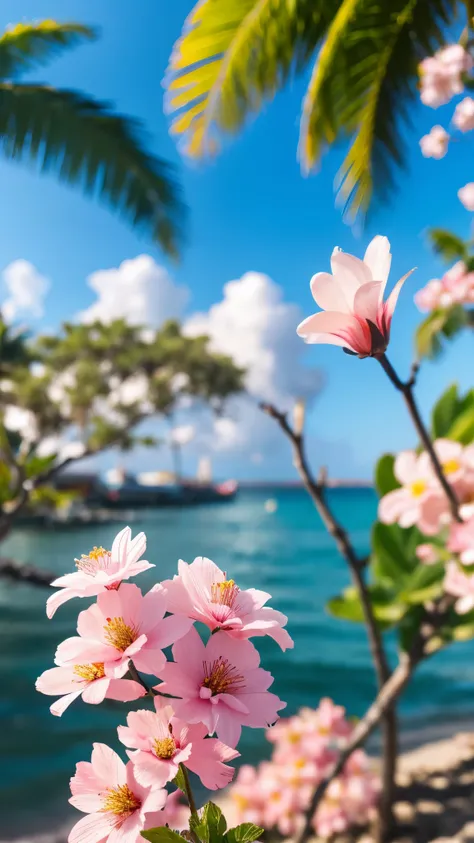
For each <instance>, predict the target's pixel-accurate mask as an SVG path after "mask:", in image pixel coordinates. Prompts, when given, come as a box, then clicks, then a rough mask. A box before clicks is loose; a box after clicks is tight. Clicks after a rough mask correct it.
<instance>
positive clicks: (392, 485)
mask: <svg viewBox="0 0 474 843" xmlns="http://www.w3.org/2000/svg"><path fill="white" fill-rule="evenodd" d="M394 464H395V457H394V455H393V454H384V455H383V456H382V457H380V459H379V461H378V462H377V465H376V466H375V488H376V489H377V492H378V494H379V497H381V498H382V497H383V496H384V495H387V494H388V493H389V492H392V491H393V490H394V489H398V487H399V486H400V483H399V482H398V480H397V478H396V477H395V474H394V471H393V466H394Z"/></svg>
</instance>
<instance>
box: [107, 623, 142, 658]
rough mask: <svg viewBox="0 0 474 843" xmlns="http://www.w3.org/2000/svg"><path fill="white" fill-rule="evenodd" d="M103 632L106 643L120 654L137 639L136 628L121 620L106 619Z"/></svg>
mask: <svg viewBox="0 0 474 843" xmlns="http://www.w3.org/2000/svg"><path fill="white" fill-rule="evenodd" d="M104 631H105V635H104V638H105V640H106V642H107V643H108V644H110V645H111V646H112V647H115V649H116V650H121V651H122V653H123V652H124V651H125V650H126V649H127V647H130V644H133V642H134V641H136V640H137V638H138V630H137V628H136V627H135V626H129V625H128V623H125V621H124V619H123V618H107V623H106V625H105V626H104Z"/></svg>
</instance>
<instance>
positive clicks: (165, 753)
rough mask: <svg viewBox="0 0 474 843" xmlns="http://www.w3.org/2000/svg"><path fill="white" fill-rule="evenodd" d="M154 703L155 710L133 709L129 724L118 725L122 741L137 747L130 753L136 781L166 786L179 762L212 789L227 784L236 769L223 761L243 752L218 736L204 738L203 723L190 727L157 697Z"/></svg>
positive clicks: (204, 728)
mask: <svg viewBox="0 0 474 843" xmlns="http://www.w3.org/2000/svg"><path fill="white" fill-rule="evenodd" d="M155 706H156V708H157V711H156V712H153V711H131V712H130V714H129V715H128V717H127V724H128V726H119V727H118V735H119V738H120V740H121V741H122V743H123V744H125V746H127V747H129V748H131V749H135V750H137V751H136V752H129V753H128V756H129V758H130V759H131V761H132V764H133V766H134V771H135V778H136V779H137V781H139V782H140V783H141V784H142V785H144V786H145V787H163V786H164V785H165V784H166V783H167V782H170V781H172V780H173V779H174V778H175V776H177V774H178V770H179V764H184V765H185V766H186V767H188V769H189V770H192V772H193V773H196V775H198V776H199V778H200V779H201V781H202V783H203V785H204V787H207V788H209V790H217V789H218V788H221V787H226V785H228V784H229V782H230V781H232V777H233V775H234V770H233V769H232V767H228V766H227V765H226V764H225V763H224V762H225V761H232V760H233V759H234V758H237V757H238V756H239V754H240V753H238V752H237V751H236V750H235V749H230V747H228V746H225V744H223V743H221V741H218V740H217V739H216V738H207V739H205V738H206V735H207V729H206V727H205V726H204V724H202V723H197V724H196V725H194V726H189V725H188V724H187V723H184V722H183V721H182V720H179V719H178V718H177V717H175V716H174V712H173V709H172V707H171V706H170V705H162V704H161V702H160V701H158V698H157V697H155Z"/></svg>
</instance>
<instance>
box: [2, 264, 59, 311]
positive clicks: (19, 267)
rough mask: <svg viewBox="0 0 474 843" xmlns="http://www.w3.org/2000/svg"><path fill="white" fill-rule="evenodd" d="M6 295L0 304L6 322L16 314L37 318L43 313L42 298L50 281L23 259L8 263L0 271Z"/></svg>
mask: <svg viewBox="0 0 474 843" xmlns="http://www.w3.org/2000/svg"><path fill="white" fill-rule="evenodd" d="M2 277H3V281H4V284H5V286H6V288H7V290H8V296H7V298H6V299H5V300H4V302H3V303H2V305H1V310H2V315H3V318H4V319H5V321H6V322H13V320H14V319H16V318H17V317H18V316H28V317H29V318H33V319H39V318H41V316H43V313H44V299H45V296H46V294H47V292H48V290H49V288H50V286H51V285H50V282H49V281H48V279H47V278H45V277H44V276H43V275H40V273H39V272H38V270H37V269H36V268H35V267H34V266H33V264H31V263H29V261H25V260H16V261H13V262H12V263H10V264H8V266H7V267H6V268H5V269H4V270H3V273H2Z"/></svg>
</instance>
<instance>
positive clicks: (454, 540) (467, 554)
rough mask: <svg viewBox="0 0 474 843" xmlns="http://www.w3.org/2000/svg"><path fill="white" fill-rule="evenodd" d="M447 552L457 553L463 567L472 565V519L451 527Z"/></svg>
mask: <svg viewBox="0 0 474 843" xmlns="http://www.w3.org/2000/svg"><path fill="white" fill-rule="evenodd" d="M448 550H451V551H452V552H453V553H458V554H459V558H460V560H461V562H462V563H463V565H474V517H472V518H470V519H469V521H466V522H464V523H463V524H452V525H451V531H450V534H449V540H448Z"/></svg>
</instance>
